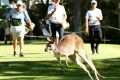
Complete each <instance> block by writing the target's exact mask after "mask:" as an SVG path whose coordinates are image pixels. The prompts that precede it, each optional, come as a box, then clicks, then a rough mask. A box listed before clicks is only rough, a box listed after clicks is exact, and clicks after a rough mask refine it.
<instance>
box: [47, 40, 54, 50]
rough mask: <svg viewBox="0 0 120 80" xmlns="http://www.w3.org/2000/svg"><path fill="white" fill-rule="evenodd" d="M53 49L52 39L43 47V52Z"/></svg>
mask: <svg viewBox="0 0 120 80" xmlns="http://www.w3.org/2000/svg"><path fill="white" fill-rule="evenodd" d="M54 50H55V43H54V42H53V41H49V42H48V44H47V45H46V47H45V52H49V51H54Z"/></svg>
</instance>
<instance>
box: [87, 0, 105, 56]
mask: <svg viewBox="0 0 120 80" xmlns="http://www.w3.org/2000/svg"><path fill="white" fill-rule="evenodd" d="M102 19H103V16H102V11H101V10H100V9H98V8H97V1H96V0H92V1H91V9H89V10H88V11H87V13H86V16H85V22H86V23H85V27H86V29H85V31H86V32H89V37H90V41H91V50H92V53H93V54H94V53H95V52H96V53H98V46H99V43H100V41H101V39H102V30H101V26H100V21H101V20H102ZM95 40H96V41H95ZM95 44H96V45H95Z"/></svg>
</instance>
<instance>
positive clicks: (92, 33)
mask: <svg viewBox="0 0 120 80" xmlns="http://www.w3.org/2000/svg"><path fill="white" fill-rule="evenodd" d="M89 37H90V43H91V50H92V51H94V49H96V50H97V49H98V46H99V44H100V42H101V39H102V30H101V26H100V25H94V26H89ZM95 44H96V45H95Z"/></svg>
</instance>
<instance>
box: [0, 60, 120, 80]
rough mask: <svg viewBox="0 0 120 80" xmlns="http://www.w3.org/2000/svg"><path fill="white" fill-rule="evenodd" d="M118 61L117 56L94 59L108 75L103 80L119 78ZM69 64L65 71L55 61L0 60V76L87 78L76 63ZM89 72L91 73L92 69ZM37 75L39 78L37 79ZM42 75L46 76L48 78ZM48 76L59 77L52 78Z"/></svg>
mask: <svg viewBox="0 0 120 80" xmlns="http://www.w3.org/2000/svg"><path fill="white" fill-rule="evenodd" d="M119 62H120V58H117V59H110V60H102V61H94V64H95V65H96V67H97V69H98V71H100V73H102V75H104V76H106V77H108V78H106V79H104V80H120V64H119ZM69 64H70V68H65V72H62V71H61V68H60V67H59V63H58V62H57V61H21V62H20V61H16V62H0V76H19V77H17V78H8V79H5V80H89V77H88V76H87V74H86V73H85V72H84V71H83V70H82V69H81V68H80V69H79V67H78V66H77V65H75V64H73V63H71V62H69ZM87 67H88V65H87ZM88 68H89V67H88ZM89 70H90V69H89ZM90 71H91V70H90ZM91 74H92V75H93V72H92V71H91ZM21 76H27V77H22V79H21ZM30 76H33V77H30ZM37 76H39V77H40V78H38V79H37ZM43 76H46V77H47V78H48V79H47V78H45V77H43ZM49 76H50V77H51V76H54V77H59V78H55V79H52V78H49ZM93 76H94V75H93Z"/></svg>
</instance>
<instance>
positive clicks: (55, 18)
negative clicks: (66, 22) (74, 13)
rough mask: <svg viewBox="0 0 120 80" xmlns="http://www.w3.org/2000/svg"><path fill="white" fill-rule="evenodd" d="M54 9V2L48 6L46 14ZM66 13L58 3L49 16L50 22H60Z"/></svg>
mask: <svg viewBox="0 0 120 80" xmlns="http://www.w3.org/2000/svg"><path fill="white" fill-rule="evenodd" d="M53 11H54V4H52V5H50V6H49V7H48V14H51V13H52V12H53ZM65 14H66V12H65V8H64V6H62V5H58V7H57V9H56V11H55V13H54V14H53V15H52V16H51V17H50V20H51V22H52V23H61V22H62V19H63V17H64V15H65Z"/></svg>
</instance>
